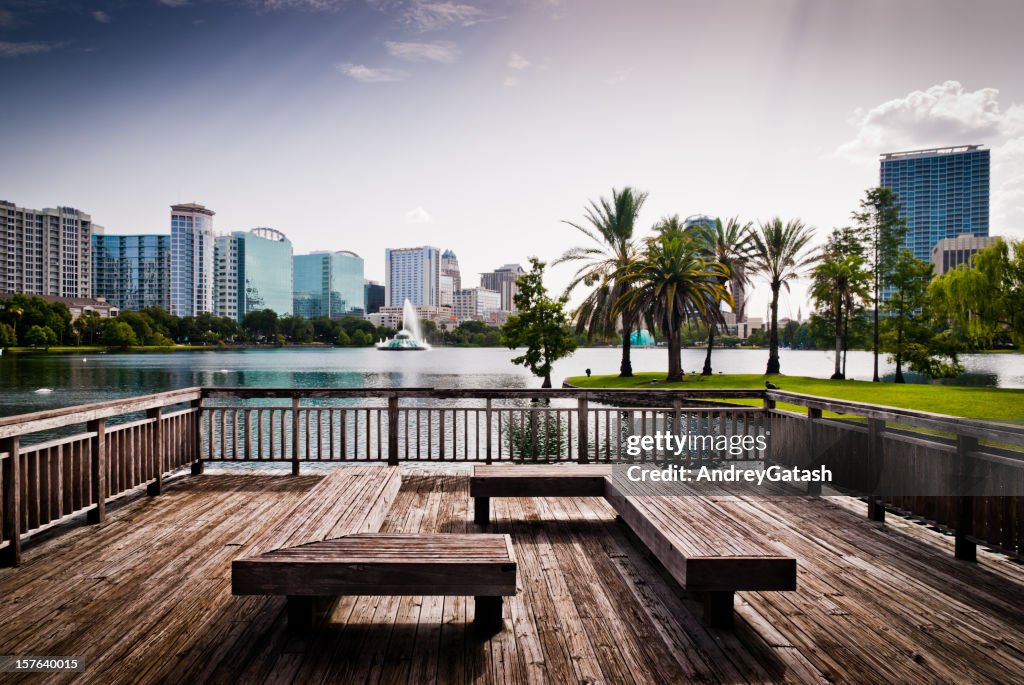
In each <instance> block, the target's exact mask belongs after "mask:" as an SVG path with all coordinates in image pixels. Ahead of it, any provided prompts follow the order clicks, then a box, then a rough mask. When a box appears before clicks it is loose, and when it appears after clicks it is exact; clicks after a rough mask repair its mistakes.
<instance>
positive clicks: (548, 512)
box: [0, 469, 1024, 683]
mask: <svg viewBox="0 0 1024 685" xmlns="http://www.w3.org/2000/svg"><path fill="white" fill-rule="evenodd" d="M317 478H318V477H317V476H315V475H303V476H299V477H290V476H284V475H270V474H260V473H253V472H251V471H248V472H244V473H239V472H224V471H221V472H217V473H214V472H208V473H206V474H204V475H202V476H198V477H184V478H181V479H179V480H177V481H175V482H174V483H173V484H172V485H171V486H170V487H169V488H168V489H167V490H166V491H165V494H163V495H161V496H160V497H157V498H145V497H143V498H139V499H136V500H135V501H132V502H129V503H127V504H125V505H124V506H122V507H119V508H117V509H116V510H115V511H113V512H112V513H111V515H110V517H109V520H108V521H107V522H106V523H105V524H103V525H102V526H100V527H89V526H85V525H73V526H70V529H69V530H66V531H62V532H61V534H59V535H49V536H47V537H48V539H45V540H44V541H42V542H40V543H39V544H32V545H29V546H27V547H26V550H25V555H24V564H23V566H22V567H21V568H19V569H0V616H2V617H3V620H2V621H0V654H12V655H22V656H27V655H37V656H38V655H77V656H84V657H86V658H87V660H88V669H87V671H86V672H85V673H81V674H60V675H50V676H41V675H33V676H19V678H21V680H20V681H19V680H17V679H14V678H12V677H10V676H8V678H9V679H11V680H12V681H13V682H42V681H44V680H47V681H52V682H87V683H122V682H123V683H128V682H132V683H136V682H191V683H205V682H223V683H236V682H274V683H320V682H324V683H350V682H351V683H363V682H373V683H377V682H387V683H404V682H408V683H428V682H444V683H448V682H495V683H520V682H552V683H564V682H611V683H620V682H622V683H632V682H637V683H646V682H664V683H669V682H671V683H675V682H690V681H700V682H707V683H745V682H758V683H760V682H849V683H890V682H922V683H925V682H927V683H933V682H970V683H980V682H1022V681H1024V566H1021V565H1020V564H1017V563H1015V562H1012V561H1010V560H1007V559H1006V558H1004V557H1001V556H998V555H995V554H991V553H988V552H984V551H979V562H978V563H977V564H970V563H965V562H958V561H955V560H954V559H953V558H952V552H951V550H952V541H951V539H950V538H948V537H945V536H942V535H939V534H938V533H935V532H933V531H930V530H928V529H927V528H925V527H923V526H920V525H918V524H915V523H912V522H908V521H905V520H902V519H898V518H895V517H890V524H889V525H887V526H885V527H882V526H880V525H879V524H876V523H871V522H869V521H867V520H866V519H865V517H864V512H863V509H864V506H863V505H862V504H860V503H858V502H855V501H853V500H849V499H845V498H826V499H814V500H812V499H806V498H775V499H771V500H768V499H751V500H743V501H735V500H734V501H728V502H723V506H726V507H728V508H729V509H730V511H732V512H734V515H735V516H736V517H738V518H740V519H742V520H743V521H744V523H745V524H746V525H747V527H748V528H749V529H750V530H751V531H755V534H759V535H764V536H767V537H769V538H771V539H773V540H775V541H777V543H778V544H779V545H780V547H781V548H782V549H783V550H784V551H785V552H786V553H788V554H791V555H793V556H795V557H796V558H797V560H798V566H799V580H798V588H799V589H798V590H797V591H796V592H769V593H739V594H738V595H737V605H738V612H739V616H738V626H737V629H736V631H735V632H733V633H730V632H723V631H718V630H713V629H708V628H705V627H704V626H703V625H702V624H701V622H700V618H699V615H700V611H699V608H698V607H699V605H698V603H697V602H696V601H695V600H693V599H692V598H688V597H681V596H680V595H679V594H678V593H677V592H676V591H675V590H674V589H673V587H674V586H673V584H672V583H671V582H669V581H666V579H665V577H664V576H663V574H662V572H661V571H660V570H659V569H658V568H657V565H656V564H655V563H652V562H651V560H650V559H649V558H648V557H647V556H646V555H645V554H644V553H643V551H642V550H641V549H639V548H638V547H637V546H636V545H635V544H634V542H633V541H632V539H631V537H630V535H629V533H628V531H627V530H626V529H625V528H624V527H623V526H622V525H621V524H620V523H617V522H616V521H615V517H614V512H613V511H612V510H611V508H610V507H609V506H608V505H607V504H606V503H605V502H604V501H603V500H601V499H597V498H586V499H583V498H580V499H572V498H566V499H527V498H514V499H494V500H492V517H493V518H494V520H495V523H494V524H493V525H492V526H491V530H492V531H493V532H508V533H511V534H512V537H513V540H514V543H515V548H516V554H517V556H518V559H519V586H520V591H519V593H518V594H517V595H516V596H515V597H514V598H512V599H511V601H506V602H505V614H506V625H507V626H508V627H507V628H506V629H505V630H504V631H502V632H501V633H500V634H498V635H497V636H495V637H493V638H491V639H489V640H480V639H477V638H475V637H474V636H473V634H472V632H471V631H470V630H468V629H467V620H468V619H471V618H472V611H473V602H472V599H471V598H460V597H449V598H441V597H400V598H399V597H350V598H345V599H343V600H342V601H341V603H340V604H339V605H338V608H337V610H336V611H335V613H334V616H333V619H332V621H333V622H332V623H331V624H330V625H328V626H325V627H324V628H322V629H321V630H319V631H318V632H317V633H315V634H314V635H312V636H310V637H306V638H300V637H293V636H291V635H289V633H288V632H287V630H286V629H285V620H286V616H285V613H286V612H285V603H284V600H283V598H264V597H233V596H232V595H231V594H230V562H231V560H232V559H234V558H235V557H237V556H238V555H239V554H240V553H241V552H242V551H244V549H245V546H246V544H247V542H248V541H249V540H251V539H252V538H253V536H254V535H256V534H257V533H258V532H259V530H261V529H262V528H264V527H266V526H269V525H271V524H272V523H273V522H274V520H275V519H276V517H277V516H280V515H281V513H282V512H284V511H286V510H287V509H288V508H289V505H290V504H291V503H292V502H294V501H295V500H296V499H297V498H299V497H301V496H302V494H303V493H304V492H305V491H306V490H307V489H309V488H310V487H311V486H312V485H313V484H314V483H315V482H316V481H317ZM471 521H472V504H471V501H470V498H469V494H468V477H467V474H466V472H465V471H464V470H463V471H460V470H454V469H450V470H435V471H422V470H410V471H408V472H406V473H404V474H403V485H402V491H401V493H400V495H399V498H398V500H397V502H396V504H395V506H394V507H393V508H392V510H391V513H390V516H389V518H388V520H387V522H386V524H385V526H384V528H383V530H384V531H385V532H415V531H422V532H430V531H436V532H474V531H478V530H479V529H478V528H477V527H476V526H474V525H473V524H472V522H471Z"/></svg>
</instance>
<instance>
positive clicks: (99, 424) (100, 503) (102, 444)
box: [86, 419, 107, 523]
mask: <svg viewBox="0 0 1024 685" xmlns="http://www.w3.org/2000/svg"><path fill="white" fill-rule="evenodd" d="M87 429H88V431H89V432H90V433H95V434H96V435H94V436H93V437H92V449H91V450H90V451H91V452H92V482H91V483H90V486H91V488H92V503H93V508H92V509H90V510H89V513H88V514H86V520H87V521H88V522H89V523H103V521H104V520H105V519H106V518H107V503H106V498H107V421H106V419H96V420H95V421H90V422H89V423H88V425H87Z"/></svg>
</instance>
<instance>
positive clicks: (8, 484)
mask: <svg viewBox="0 0 1024 685" xmlns="http://www.w3.org/2000/svg"><path fill="white" fill-rule="evenodd" d="M20 446H21V441H20V439H19V438H18V436H17V435H15V436H12V437H10V438H5V439H3V440H0V452H7V459H5V460H3V461H2V462H0V464H2V465H3V469H0V489H2V490H3V512H4V517H3V518H4V520H3V537H5V538H7V547H4V548H3V550H0V552H2V554H3V558H2V559H0V565H3V566H18V565H20V564H21V456H20V455H19V454H18V451H19V449H20Z"/></svg>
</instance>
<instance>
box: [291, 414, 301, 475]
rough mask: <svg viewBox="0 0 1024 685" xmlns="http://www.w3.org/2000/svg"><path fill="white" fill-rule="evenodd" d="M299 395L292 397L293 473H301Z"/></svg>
mask: <svg viewBox="0 0 1024 685" xmlns="http://www.w3.org/2000/svg"><path fill="white" fill-rule="evenodd" d="M299 402H300V399H299V396H298V395H296V396H295V397H293V398H292V475H293V476H297V475H299Z"/></svg>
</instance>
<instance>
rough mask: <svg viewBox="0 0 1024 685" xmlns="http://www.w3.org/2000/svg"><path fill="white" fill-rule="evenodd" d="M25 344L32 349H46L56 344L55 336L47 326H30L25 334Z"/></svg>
mask: <svg viewBox="0 0 1024 685" xmlns="http://www.w3.org/2000/svg"><path fill="white" fill-rule="evenodd" d="M25 342H26V343H27V344H29V345H31V346H32V347H46V348H49V347H50V345H56V344H57V334H56V333H54V332H53V329H52V328H50V327H49V326H32V328H30V329H28V332H26V333H25Z"/></svg>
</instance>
